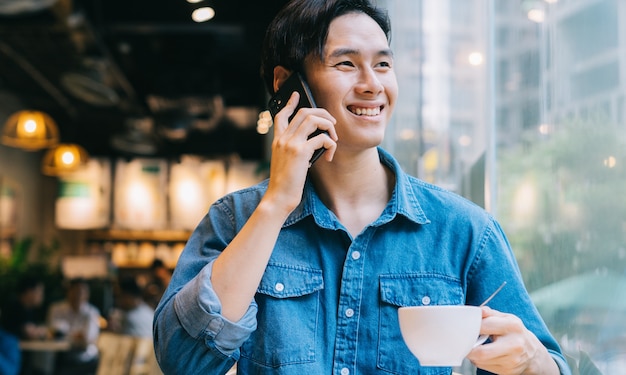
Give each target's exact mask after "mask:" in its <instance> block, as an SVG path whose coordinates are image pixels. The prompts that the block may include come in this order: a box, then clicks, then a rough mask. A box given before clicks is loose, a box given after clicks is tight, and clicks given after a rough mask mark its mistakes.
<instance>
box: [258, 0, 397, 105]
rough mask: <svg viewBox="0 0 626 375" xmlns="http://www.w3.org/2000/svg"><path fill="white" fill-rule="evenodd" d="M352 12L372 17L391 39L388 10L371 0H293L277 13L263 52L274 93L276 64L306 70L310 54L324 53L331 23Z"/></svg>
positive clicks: (264, 73) (267, 83)
mask: <svg viewBox="0 0 626 375" xmlns="http://www.w3.org/2000/svg"><path fill="white" fill-rule="evenodd" d="M349 13H363V14H365V15H367V16H369V17H371V18H372V19H373V20H374V21H375V22H376V23H377V24H378V25H379V26H380V28H381V29H382V30H383V32H384V33H385V35H386V37H387V41H390V40H391V22H390V21H389V17H388V15H387V12H386V11H385V10H383V9H381V8H377V7H375V6H374V5H372V4H371V2H370V1H369V0H293V1H290V2H289V3H287V4H286V5H285V6H284V7H283V8H282V9H281V10H280V11H279V12H278V14H277V15H276V17H274V20H273V21H272V22H271V23H270V25H269V26H268V28H267V31H266V33H265V39H264V41H263V49H262V52H261V76H262V78H263V81H264V82H265V86H266V88H267V89H268V91H269V92H270V93H273V92H274V88H273V82H274V68H275V67H276V66H279V65H280V66H283V67H285V68H287V69H289V70H293V71H302V68H303V64H304V59H305V58H306V57H307V56H308V55H309V54H311V53H312V54H313V55H314V56H318V57H320V58H321V57H322V56H323V53H324V45H325V44H326V38H327V37H328V29H329V26H330V23H331V22H332V21H333V20H334V19H335V18H337V17H340V16H343V15H346V14H349Z"/></svg>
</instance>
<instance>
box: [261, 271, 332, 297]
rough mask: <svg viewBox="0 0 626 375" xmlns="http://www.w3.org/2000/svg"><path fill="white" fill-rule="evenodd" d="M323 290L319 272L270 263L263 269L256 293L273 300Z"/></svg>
mask: <svg viewBox="0 0 626 375" xmlns="http://www.w3.org/2000/svg"><path fill="white" fill-rule="evenodd" d="M323 288H324V279H323V277H322V271H321V270H317V269H313V268H305V267H294V266H289V265H283V264H276V263H270V264H268V265H267V267H266V268H265V273H264V274H263V278H262V279H261V284H260V285H259V288H258V289H257V292H259V293H262V294H265V295H268V296H272V297H275V298H290V297H298V296H304V295H307V294H311V293H313V292H315V291H317V290H320V289H323Z"/></svg>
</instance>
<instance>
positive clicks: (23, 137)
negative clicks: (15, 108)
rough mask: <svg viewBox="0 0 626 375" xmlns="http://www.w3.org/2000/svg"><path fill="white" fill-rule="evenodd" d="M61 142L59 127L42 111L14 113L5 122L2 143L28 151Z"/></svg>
mask: <svg viewBox="0 0 626 375" xmlns="http://www.w3.org/2000/svg"><path fill="white" fill-rule="evenodd" d="M57 143H59V129H58V127H57V124H56V123H55V122H54V120H52V118H51V117H50V116H49V115H47V114H46V113H44V112H41V111H31V110H23V111H19V112H16V113H14V114H13V115H11V117H9V119H8V120H7V121H6V123H5V124H4V128H3V130H2V144H4V145H6V146H10V147H17V148H21V149H24V150H28V151H36V150H40V149H44V148H48V147H52V146H54V145H56V144H57Z"/></svg>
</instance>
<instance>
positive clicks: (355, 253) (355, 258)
mask: <svg viewBox="0 0 626 375" xmlns="http://www.w3.org/2000/svg"><path fill="white" fill-rule="evenodd" d="M360 257H361V253H360V252H358V251H353V252H352V259H354V260H357V259H359V258H360Z"/></svg>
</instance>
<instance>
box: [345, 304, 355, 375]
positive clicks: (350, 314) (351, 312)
mask: <svg viewBox="0 0 626 375" xmlns="http://www.w3.org/2000/svg"><path fill="white" fill-rule="evenodd" d="M346 316H347V317H348V318H352V317H353V316H354V310H352V309H346ZM346 370H347V369H346Z"/></svg>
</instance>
